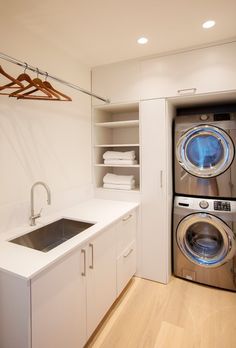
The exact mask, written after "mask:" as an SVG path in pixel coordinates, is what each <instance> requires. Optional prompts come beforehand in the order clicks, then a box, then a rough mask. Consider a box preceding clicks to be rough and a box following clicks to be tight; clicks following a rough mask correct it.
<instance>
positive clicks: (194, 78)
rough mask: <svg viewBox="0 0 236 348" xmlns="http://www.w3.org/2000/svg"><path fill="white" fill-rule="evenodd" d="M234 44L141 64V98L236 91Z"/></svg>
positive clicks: (197, 50)
mask: <svg viewBox="0 0 236 348" xmlns="http://www.w3.org/2000/svg"><path fill="white" fill-rule="evenodd" d="M235 56H236V43H235V42H234V43H230V44H225V45H219V46H214V47H208V48H203V49H196V50H192V51H188V52H184V53H179V54H174V55H169V56H164V57H159V58H155V59H148V60H143V61H142V62H141V67H140V69H141V75H140V81H141V99H150V98H160V97H172V96H178V95H189V94H190V95H191V94H200V93H209V92H218V91H226V90H233V89H236V59H235Z"/></svg>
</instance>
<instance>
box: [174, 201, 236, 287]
mask: <svg viewBox="0 0 236 348" xmlns="http://www.w3.org/2000/svg"><path fill="white" fill-rule="evenodd" d="M173 252H174V255H173V256H174V258H173V260H174V274H175V275H176V276H178V277H181V278H186V279H189V280H192V281H195V282H198V283H203V284H208V285H212V286H216V287H220V288H224V289H230V290H234V291H236V202H235V201H224V200H214V199H201V198H190V197H178V196H177V197H175V202H174V223H173Z"/></svg>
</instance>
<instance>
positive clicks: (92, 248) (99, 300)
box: [84, 225, 117, 338]
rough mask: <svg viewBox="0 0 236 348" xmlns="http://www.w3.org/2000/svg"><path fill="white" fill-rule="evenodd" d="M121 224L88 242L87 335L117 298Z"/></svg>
mask: <svg viewBox="0 0 236 348" xmlns="http://www.w3.org/2000/svg"><path fill="white" fill-rule="evenodd" d="M116 233H117V225H114V226H113V227H110V228H109V229H108V230H107V231H104V232H103V233H102V234H100V235H99V236H98V237H97V238H94V239H93V240H91V241H90V242H89V244H88V245H87V248H86V249H84V250H86V254H87V256H88V257H87V262H86V265H87V271H86V280H87V337H88V338H89V336H90V335H91V334H92V333H93V331H94V330H95V328H96V327H97V325H98V324H99V322H100V321H101V319H102V318H103V316H104V315H105V313H106V312H107V311H108V309H109V308H110V306H111V305H112V303H113V302H114V301H115V299H116V241H117V235H116Z"/></svg>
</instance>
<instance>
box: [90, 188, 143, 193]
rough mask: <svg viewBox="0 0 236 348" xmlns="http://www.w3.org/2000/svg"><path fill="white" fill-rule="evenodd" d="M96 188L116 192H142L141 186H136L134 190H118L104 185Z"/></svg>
mask: <svg viewBox="0 0 236 348" xmlns="http://www.w3.org/2000/svg"><path fill="white" fill-rule="evenodd" d="M96 189H97V190H104V191H115V192H136V193H139V192H140V188H139V187H135V189H133V190H117V189H110V188H104V187H97V188H96Z"/></svg>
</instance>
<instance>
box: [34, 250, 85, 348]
mask: <svg viewBox="0 0 236 348" xmlns="http://www.w3.org/2000/svg"><path fill="white" fill-rule="evenodd" d="M82 267H83V260H82V259H81V257H80V252H79V251H75V252H73V253H72V254H70V255H69V256H67V257H65V258H63V259H62V260H61V262H58V263H57V264H55V265H53V266H52V267H50V268H49V269H48V270H46V271H44V272H43V273H41V274H40V275H39V276H37V277H36V278H34V279H32V281H31V306H32V316H31V318H32V347H33V348H42V347H47V348H55V347H57V348H65V347H71V348H79V347H83V345H84V344H85V342H86V340H87V336H86V281H85V277H83V276H82V275H81V273H82Z"/></svg>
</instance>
